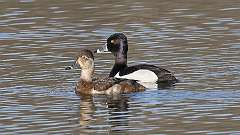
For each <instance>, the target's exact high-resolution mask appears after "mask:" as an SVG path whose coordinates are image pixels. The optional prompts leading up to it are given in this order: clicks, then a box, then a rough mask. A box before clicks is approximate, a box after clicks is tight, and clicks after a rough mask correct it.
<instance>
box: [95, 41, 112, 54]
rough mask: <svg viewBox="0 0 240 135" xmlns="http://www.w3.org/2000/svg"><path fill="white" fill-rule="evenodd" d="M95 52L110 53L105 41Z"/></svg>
mask: <svg viewBox="0 0 240 135" xmlns="http://www.w3.org/2000/svg"><path fill="white" fill-rule="evenodd" d="M95 53H111V52H110V51H109V50H108V48H107V43H106V44H105V45H104V46H103V47H101V48H98V49H97V50H96V51H95Z"/></svg>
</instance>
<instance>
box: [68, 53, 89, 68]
mask: <svg viewBox="0 0 240 135" xmlns="http://www.w3.org/2000/svg"><path fill="white" fill-rule="evenodd" d="M77 66H80V68H81V69H82V70H91V69H92V70H93V68H94V56H93V53H92V52H91V51H90V50H87V49H84V50H81V51H80V52H79V54H78V56H77V58H76V61H75V62H74V63H73V64H72V65H71V66H68V67H66V68H65V69H66V70H70V69H73V68H75V67H77Z"/></svg>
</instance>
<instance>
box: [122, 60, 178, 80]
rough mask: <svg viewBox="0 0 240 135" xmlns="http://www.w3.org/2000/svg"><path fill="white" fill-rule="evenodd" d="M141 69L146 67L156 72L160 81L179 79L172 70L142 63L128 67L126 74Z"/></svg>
mask: <svg viewBox="0 0 240 135" xmlns="http://www.w3.org/2000/svg"><path fill="white" fill-rule="evenodd" d="M140 69H146V70H150V71H152V72H154V73H155V74H156V75H157V76H158V82H166V81H167V82H177V79H176V78H175V77H174V75H173V73H171V72H170V71H168V70H166V69H164V68H161V67H157V66H154V65H148V64H140V65H135V66H131V67H128V68H127V70H125V73H126V74H130V73H132V72H135V71H137V70H140Z"/></svg>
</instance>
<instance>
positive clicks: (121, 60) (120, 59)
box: [109, 42, 128, 77]
mask: <svg viewBox="0 0 240 135" xmlns="http://www.w3.org/2000/svg"><path fill="white" fill-rule="evenodd" d="M119 46H120V47H119V50H118V51H117V52H116V53H114V55H115V64H114V66H113V68H112V70H111V72H110V74H109V77H114V76H115V75H116V74H117V73H118V72H121V71H123V70H124V69H126V67H127V51H128V46H127V43H123V42H120V45H119Z"/></svg>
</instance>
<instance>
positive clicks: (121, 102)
mask: <svg viewBox="0 0 240 135" xmlns="http://www.w3.org/2000/svg"><path fill="white" fill-rule="evenodd" d="M79 96H80V104H79V125H80V128H81V132H82V131H83V132H96V131H97V132H99V133H101V132H103V133H105V132H108V133H111V132H113V131H114V133H118V132H119V133H122V132H123V131H124V128H126V127H127V126H128V119H127V116H129V114H128V98H127V97H126V96H123V95H119V96H114V97H112V96H101V97H94V96H86V95H79ZM98 96H99V95H98ZM99 117H100V118H99ZM101 119H104V121H102V120H101ZM102 122H103V123H102Z"/></svg>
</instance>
